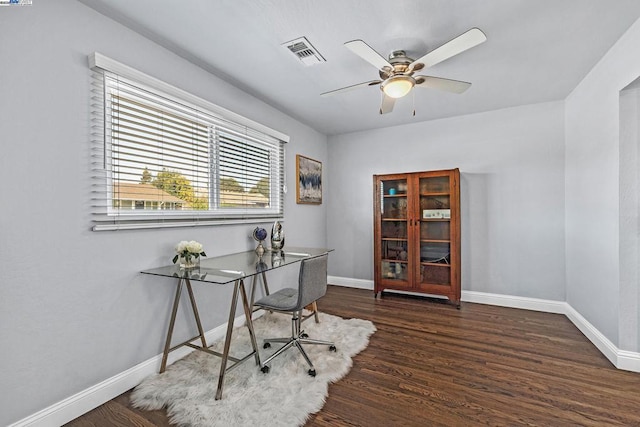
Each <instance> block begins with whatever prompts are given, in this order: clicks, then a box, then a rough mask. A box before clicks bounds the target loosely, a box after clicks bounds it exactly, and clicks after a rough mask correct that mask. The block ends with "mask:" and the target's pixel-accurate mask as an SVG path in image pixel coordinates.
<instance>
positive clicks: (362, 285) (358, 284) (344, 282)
mask: <svg viewBox="0 0 640 427" xmlns="http://www.w3.org/2000/svg"><path fill="white" fill-rule="evenodd" d="M327 282H328V283H329V284H331V285H338V286H344V287H347V288H358V289H371V290H373V280H363V279H350V278H348V277H338V276H327Z"/></svg>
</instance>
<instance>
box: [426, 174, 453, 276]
mask: <svg viewBox="0 0 640 427" xmlns="http://www.w3.org/2000/svg"><path fill="white" fill-rule="evenodd" d="M450 188H451V186H450V182H449V177H448V176H435V177H422V178H420V180H419V191H420V212H419V215H420V270H419V277H420V283H421V284H425V285H446V286H448V285H450V284H451V240H450V239H451V194H450Z"/></svg>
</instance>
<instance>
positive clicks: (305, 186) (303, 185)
mask: <svg viewBox="0 0 640 427" xmlns="http://www.w3.org/2000/svg"><path fill="white" fill-rule="evenodd" d="M296 172H297V173H298V181H296V202H297V203H299V204H311V205H319V204H321V203H322V162H319V161H317V160H313V159H310V158H308V157H304V156H301V155H299V154H297V155H296Z"/></svg>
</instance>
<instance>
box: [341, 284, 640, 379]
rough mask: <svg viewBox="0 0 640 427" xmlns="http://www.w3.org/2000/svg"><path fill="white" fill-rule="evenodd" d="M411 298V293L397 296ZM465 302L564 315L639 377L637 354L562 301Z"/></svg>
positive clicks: (481, 296) (485, 298)
mask: <svg viewBox="0 0 640 427" xmlns="http://www.w3.org/2000/svg"><path fill="white" fill-rule="evenodd" d="M329 283H331V284H333V285H338V286H345V287H352V288H358V289H371V290H373V280H360V279H349V278H346V277H338V276H330V277H329ZM399 293H405V294H410V295H421V294H414V293H412V292H399ZM461 299H462V301H464V302H471V303H476V304H488V305H496V306H499V307H510V308H520V309H523V310H532V311H542V312H545V313H556V314H564V315H565V316H567V318H568V319H569V320H571V322H572V323H573V324H574V325H575V326H576V327H577V328H578V329H579V330H580V332H582V333H583V334H584V336H585V337H587V339H588V340H589V341H591V343H593V345H595V346H596V348H597V349H598V350H600V352H601V353H602V354H603V355H604V356H605V357H606V358H607V359H609V361H610V362H611V363H612V364H613V365H614V366H615V367H616V368H618V369H622V370H625V371H632V372H638V373H640V353H638V352H632V351H626V350H620V349H619V348H617V347H616V346H615V345H614V344H613V343H612V342H611V341H609V339H608V338H607V337H605V336H604V335H603V334H602V333H601V332H600V331H598V329H596V327H595V326H593V325H592V324H591V323H589V322H588V321H587V319H585V318H584V317H582V315H581V314H580V313H578V312H577V311H576V310H575V309H574V308H573V307H571V306H570V305H569V304H568V303H567V302H565V301H553V300H545V299H539V298H527V297H519V296H514V295H502V294H492V293H487V292H476V291H464V290H463V291H462V295H461Z"/></svg>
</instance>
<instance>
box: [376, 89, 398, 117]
mask: <svg viewBox="0 0 640 427" xmlns="http://www.w3.org/2000/svg"><path fill="white" fill-rule="evenodd" d="M395 103H396V99H395V98H392V97H390V96H387V95H385V94H384V92H383V94H382V104H381V105H380V114H386V113H390V112H392V111H393V106H394V105H395Z"/></svg>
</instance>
